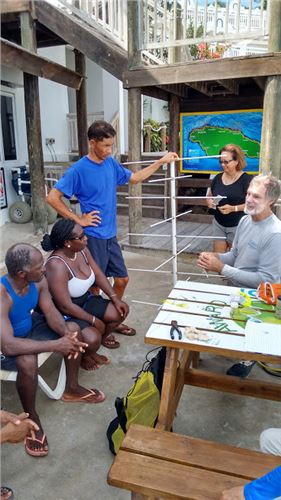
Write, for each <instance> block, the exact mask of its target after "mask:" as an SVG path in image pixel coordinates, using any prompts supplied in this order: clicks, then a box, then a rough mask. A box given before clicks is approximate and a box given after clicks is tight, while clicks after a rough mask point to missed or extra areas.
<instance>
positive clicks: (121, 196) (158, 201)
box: [117, 193, 165, 208]
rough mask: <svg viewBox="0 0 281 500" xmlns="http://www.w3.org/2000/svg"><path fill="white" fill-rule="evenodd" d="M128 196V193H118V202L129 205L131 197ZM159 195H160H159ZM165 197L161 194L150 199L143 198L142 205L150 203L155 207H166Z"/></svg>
mask: <svg viewBox="0 0 281 500" xmlns="http://www.w3.org/2000/svg"><path fill="white" fill-rule="evenodd" d="M127 196H128V193H117V204H118V205H119V203H121V204H124V205H127V204H129V199H128V198H127ZM157 196H159V195H157ZM164 201H165V200H164V199H163V197H162V196H159V197H158V198H153V199H151V198H148V199H145V198H143V199H142V206H146V207H147V206H148V205H151V206H153V207H155V206H157V207H162V208H163V207H164Z"/></svg>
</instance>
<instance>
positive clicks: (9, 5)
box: [0, 0, 31, 16]
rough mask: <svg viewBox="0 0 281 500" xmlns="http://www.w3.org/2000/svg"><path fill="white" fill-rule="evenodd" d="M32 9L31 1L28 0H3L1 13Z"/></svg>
mask: <svg viewBox="0 0 281 500" xmlns="http://www.w3.org/2000/svg"><path fill="white" fill-rule="evenodd" d="M27 10H31V2H29V1H28V0H1V2H0V13H1V16H2V15H3V14H10V13H15V12H25V11H27Z"/></svg>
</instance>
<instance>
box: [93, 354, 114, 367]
mask: <svg viewBox="0 0 281 500" xmlns="http://www.w3.org/2000/svg"><path fill="white" fill-rule="evenodd" d="M91 356H92V359H94V360H95V362H96V363H97V364H98V365H99V366H101V365H110V363H111V361H110V359H109V358H107V357H106V356H103V354H98V353H97V352H95V353H94V354H92V355H91Z"/></svg>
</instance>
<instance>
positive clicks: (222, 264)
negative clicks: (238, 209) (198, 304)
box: [197, 174, 281, 378]
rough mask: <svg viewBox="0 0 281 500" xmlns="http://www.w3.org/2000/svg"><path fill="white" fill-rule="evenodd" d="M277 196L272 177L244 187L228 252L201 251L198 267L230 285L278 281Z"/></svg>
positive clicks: (241, 370) (245, 367)
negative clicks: (243, 214) (241, 213)
mask: <svg viewBox="0 0 281 500" xmlns="http://www.w3.org/2000/svg"><path fill="white" fill-rule="evenodd" d="M279 196H280V181H278V179H277V178H276V177H273V176H272V175H268V174H266V175H264V174H260V175H258V176H257V177H254V178H253V179H252V181H251V183H250V185H249V187H248V190H247V195H246V202H245V212H246V214H248V216H246V217H243V218H242V219H241V220H240V222H239V224H238V227H237V230H236V234H235V237H234V241H233V246H232V248H231V250H230V252H227V253H219V254H217V253H208V252H203V253H201V254H200V256H199V258H198V262H197V263H198V266H200V267H202V268H203V269H206V270H210V271H215V272H218V273H219V274H223V276H226V277H227V278H228V280H229V281H230V284H231V285H232V286H237V287H247V288H258V286H259V284H260V283H261V282H262V281H268V282H269V283H280V282H281V252H280V248H281V221H280V220H279V219H278V218H277V217H276V215H274V214H273V212H272V207H273V205H274V204H275V203H276V201H277V200H278V198H279ZM254 363H255V362H254V361H241V362H240V363H236V364H235V365H233V366H232V367H231V368H230V369H229V370H228V371H227V374H228V375H234V376H238V377H242V378H245V377H247V375H248V374H249V373H250V371H251V369H252V367H253V365H254Z"/></svg>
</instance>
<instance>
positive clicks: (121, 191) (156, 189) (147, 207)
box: [117, 155, 168, 219]
mask: <svg viewBox="0 0 281 500" xmlns="http://www.w3.org/2000/svg"><path fill="white" fill-rule="evenodd" d="M159 157H160V156H159ZM142 159H143V160H144V161H147V160H155V161H156V160H157V157H156V156H155V155H154V156H153V157H152V156H151V158H150V157H149V156H147V155H146V156H145V158H144V157H143V158H142ZM122 161H126V160H125V159H124V157H123V158H122ZM166 175H167V170H163V168H160V169H159V171H158V172H156V173H155V174H154V175H152V176H151V177H150V179H149V180H151V179H162V178H163V177H166ZM166 184H167V182H157V183H156V182H155V183H150V182H148V181H147V182H143V183H142V195H143V196H144V197H145V196H157V197H158V196H159V198H157V199H148V200H145V199H143V200H142V216H143V217H152V218H156V219H164V218H165V217H167V201H168V200H166V199H165V198H164V196H165V195H166V188H167V186H166ZM128 192H129V187H128V184H126V185H124V186H118V190H117V212H118V214H119V215H129V200H128V196H129V194H128Z"/></svg>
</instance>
